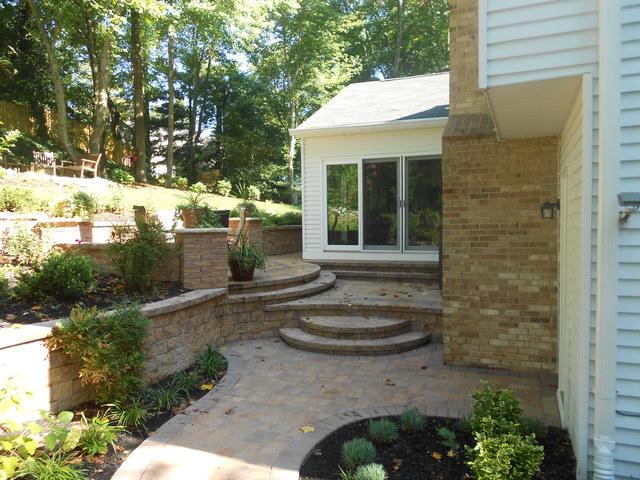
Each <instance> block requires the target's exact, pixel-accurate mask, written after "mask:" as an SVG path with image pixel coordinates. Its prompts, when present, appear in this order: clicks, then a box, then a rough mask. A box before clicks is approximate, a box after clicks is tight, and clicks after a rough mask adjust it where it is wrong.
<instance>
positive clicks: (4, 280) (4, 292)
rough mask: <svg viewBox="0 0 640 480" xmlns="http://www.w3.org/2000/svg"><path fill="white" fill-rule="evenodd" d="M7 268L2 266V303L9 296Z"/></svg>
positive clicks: (0, 280) (0, 276) (0, 269)
mask: <svg viewBox="0 0 640 480" xmlns="http://www.w3.org/2000/svg"><path fill="white" fill-rule="evenodd" d="M7 273H8V272H7V269H6V268H2V267H0V305H1V304H3V303H4V302H5V300H6V299H7V298H9V279H8V278H7Z"/></svg>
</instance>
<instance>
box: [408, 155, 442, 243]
mask: <svg viewBox="0 0 640 480" xmlns="http://www.w3.org/2000/svg"><path fill="white" fill-rule="evenodd" d="M405 168H406V182H405V183H406V186H405V189H406V193H405V199H406V201H405V204H404V206H405V249H406V250H433V249H434V248H437V246H438V243H439V241H440V228H441V218H442V216H441V212H442V166H441V160H440V159H439V158H429V157H407V158H406V167H405Z"/></svg>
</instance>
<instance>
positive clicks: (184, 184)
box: [173, 177, 189, 190]
mask: <svg viewBox="0 0 640 480" xmlns="http://www.w3.org/2000/svg"><path fill="white" fill-rule="evenodd" d="M173 184H174V185H175V187H176V188H179V189H180V190H186V189H187V188H188V187H189V180H187V178H186V177H176V178H175V180H174V181H173Z"/></svg>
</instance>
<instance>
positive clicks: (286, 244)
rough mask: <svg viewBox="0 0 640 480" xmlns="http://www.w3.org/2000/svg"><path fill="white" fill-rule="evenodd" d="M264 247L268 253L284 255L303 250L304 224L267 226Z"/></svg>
mask: <svg viewBox="0 0 640 480" xmlns="http://www.w3.org/2000/svg"><path fill="white" fill-rule="evenodd" d="M262 248H263V249H264V253H266V254H267V255H284V254H286V253H296V252H301V251H302V225H288V226H283V227H271V228H265V229H264V230H263V231H262Z"/></svg>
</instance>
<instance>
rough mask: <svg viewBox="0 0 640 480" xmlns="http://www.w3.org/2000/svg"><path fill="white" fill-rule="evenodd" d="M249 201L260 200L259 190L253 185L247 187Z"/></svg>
mask: <svg viewBox="0 0 640 480" xmlns="http://www.w3.org/2000/svg"><path fill="white" fill-rule="evenodd" d="M246 198H248V199H249V200H260V189H259V188H258V187H256V186H255V185H249V186H248V187H247V197H246Z"/></svg>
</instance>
